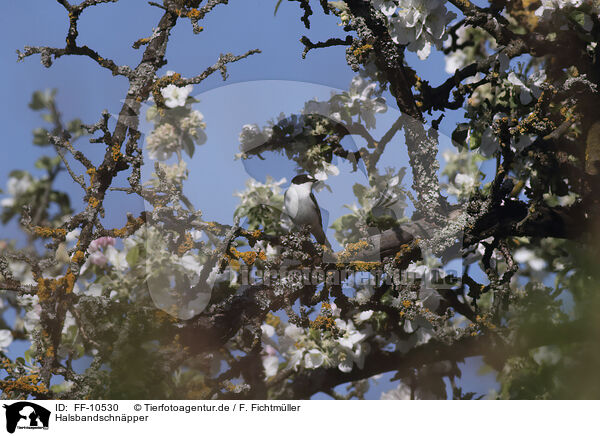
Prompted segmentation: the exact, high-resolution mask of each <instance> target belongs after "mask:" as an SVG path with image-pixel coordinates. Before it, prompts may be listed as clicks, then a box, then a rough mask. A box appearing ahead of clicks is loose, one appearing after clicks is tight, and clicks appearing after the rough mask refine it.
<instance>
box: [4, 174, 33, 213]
mask: <svg viewBox="0 0 600 436" xmlns="http://www.w3.org/2000/svg"><path fill="white" fill-rule="evenodd" d="M32 185H33V178H32V177H31V176H30V175H29V174H27V173H25V174H23V175H22V176H21V177H10V178H9V179H8V182H7V183H6V191H7V192H8V194H9V195H10V197H8V198H3V199H2V200H1V201H0V205H2V206H3V207H12V206H14V204H15V199H16V198H17V197H19V196H20V195H23V194H25V193H26V192H27V191H28V190H29V188H31V186H32Z"/></svg>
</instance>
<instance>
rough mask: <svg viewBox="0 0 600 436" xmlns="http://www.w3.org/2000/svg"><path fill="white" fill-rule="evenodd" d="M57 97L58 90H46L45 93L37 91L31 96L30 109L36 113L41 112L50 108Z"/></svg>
mask: <svg viewBox="0 0 600 436" xmlns="http://www.w3.org/2000/svg"><path fill="white" fill-rule="evenodd" d="M55 95H56V90H55V89H53V90H49V89H47V90H45V91H43V92H42V91H35V92H34V93H33V95H32V96H31V102H30V103H29V107H30V108H31V109H33V110H34V111H39V110H42V109H45V108H47V107H48V106H50V103H51V102H52V101H53V100H54V96H55Z"/></svg>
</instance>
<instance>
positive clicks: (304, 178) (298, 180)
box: [292, 174, 317, 185]
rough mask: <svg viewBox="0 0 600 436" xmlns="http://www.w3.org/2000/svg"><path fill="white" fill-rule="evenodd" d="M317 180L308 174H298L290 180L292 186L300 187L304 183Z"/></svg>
mask: <svg viewBox="0 0 600 436" xmlns="http://www.w3.org/2000/svg"><path fill="white" fill-rule="evenodd" d="M316 181H317V179H315V178H314V177H313V176H310V175H308V174H300V175H298V176H296V177H294V178H293V179H292V184H294V185H302V184H304V183H314V182H316Z"/></svg>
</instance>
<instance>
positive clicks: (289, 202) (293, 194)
mask: <svg viewBox="0 0 600 436" xmlns="http://www.w3.org/2000/svg"><path fill="white" fill-rule="evenodd" d="M310 191H311V184H310V183H304V184H302V185H291V186H290V187H289V189H288V190H287V191H286V193H285V198H284V208H285V213H286V214H288V215H289V216H290V218H292V220H293V221H294V222H295V223H296V224H299V225H302V224H310V225H315V224H320V223H318V220H319V216H318V212H317V211H316V209H315V205H314V203H313V201H312V199H311V198H310Z"/></svg>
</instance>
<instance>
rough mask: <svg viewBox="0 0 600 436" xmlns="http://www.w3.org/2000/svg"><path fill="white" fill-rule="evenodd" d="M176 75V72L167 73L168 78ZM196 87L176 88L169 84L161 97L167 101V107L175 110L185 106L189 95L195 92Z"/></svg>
mask: <svg viewBox="0 0 600 436" xmlns="http://www.w3.org/2000/svg"><path fill="white" fill-rule="evenodd" d="M173 74H174V71H167V74H166V75H167V76H171V75H173ZM193 89H194V85H186V86H175V85H173V84H169V85H167V86H165V87H164V88H162V89H161V90H160V93H161V95H162V96H163V98H164V99H165V106H167V107H168V108H175V107H179V106H185V102H186V100H187V98H188V95H190V93H191V92H192V91H193Z"/></svg>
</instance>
